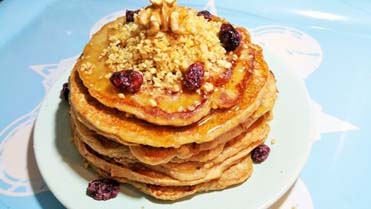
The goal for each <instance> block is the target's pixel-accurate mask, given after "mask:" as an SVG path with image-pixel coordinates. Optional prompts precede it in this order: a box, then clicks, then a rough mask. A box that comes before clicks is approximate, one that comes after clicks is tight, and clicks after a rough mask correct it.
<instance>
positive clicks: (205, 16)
mask: <svg viewBox="0 0 371 209" xmlns="http://www.w3.org/2000/svg"><path fill="white" fill-rule="evenodd" d="M197 16H204V18H205V19H207V20H209V21H210V20H211V19H212V18H213V15H212V14H211V13H210V12H209V11H207V10H202V11H199V12H198V13H197Z"/></svg>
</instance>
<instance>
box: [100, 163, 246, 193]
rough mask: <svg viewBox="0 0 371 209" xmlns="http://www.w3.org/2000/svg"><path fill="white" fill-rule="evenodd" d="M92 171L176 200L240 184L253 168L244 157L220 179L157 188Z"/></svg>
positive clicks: (141, 189)
mask: <svg viewBox="0 0 371 209" xmlns="http://www.w3.org/2000/svg"><path fill="white" fill-rule="evenodd" d="M93 168H94V167H93ZM94 169H95V170H96V172H97V173H98V174H99V175H101V176H103V177H105V178H111V179H114V180H116V181H118V182H121V183H128V184H131V185H133V186H134V187H135V188H137V189H138V190H140V191H141V192H143V193H145V194H148V195H150V196H152V197H155V198H156V199H160V200H178V199H181V198H184V197H187V196H191V195H193V194H195V193H200V192H208V191H215V190H222V189H225V188H228V187H231V186H234V185H237V184H240V183H242V182H244V181H246V180H247V179H248V178H249V177H250V176H251V174H252V171H253V166H252V161H251V158H250V156H246V157H245V158H244V159H242V160H241V161H240V162H238V163H236V164H235V165H233V166H231V167H230V168H228V169H227V170H225V171H224V172H223V175H222V176H221V177H220V178H218V179H214V180H211V181H208V182H205V183H201V184H196V185H193V186H158V185H151V184H144V183H141V182H134V181H130V180H128V179H126V178H119V177H112V176H110V175H109V174H108V173H107V172H105V171H103V170H101V169H98V168H94Z"/></svg>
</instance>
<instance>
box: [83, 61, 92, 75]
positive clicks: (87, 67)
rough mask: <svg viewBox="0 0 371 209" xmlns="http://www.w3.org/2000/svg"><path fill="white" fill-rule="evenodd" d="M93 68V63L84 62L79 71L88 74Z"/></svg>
mask: <svg viewBox="0 0 371 209" xmlns="http://www.w3.org/2000/svg"><path fill="white" fill-rule="evenodd" d="M94 68H95V65H94V64H92V63H90V62H86V63H83V64H82V65H81V71H84V72H85V73H86V74H88V75H90V74H91V73H92V72H93V69H94Z"/></svg>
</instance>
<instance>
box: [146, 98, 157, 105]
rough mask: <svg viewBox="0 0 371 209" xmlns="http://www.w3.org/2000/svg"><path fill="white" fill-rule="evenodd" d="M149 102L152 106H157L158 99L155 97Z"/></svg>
mask: <svg viewBox="0 0 371 209" xmlns="http://www.w3.org/2000/svg"><path fill="white" fill-rule="evenodd" d="M148 102H149V104H150V105H151V106H152V107H156V106H157V102H156V100H154V99H150V100H148Z"/></svg>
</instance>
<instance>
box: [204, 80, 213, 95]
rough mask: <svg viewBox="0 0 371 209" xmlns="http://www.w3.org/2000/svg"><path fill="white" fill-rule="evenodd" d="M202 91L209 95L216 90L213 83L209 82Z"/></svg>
mask: <svg viewBox="0 0 371 209" xmlns="http://www.w3.org/2000/svg"><path fill="white" fill-rule="evenodd" d="M202 90H204V91H206V92H207V93H209V92H211V91H212V90H214V85H213V84H212V83H209V82H206V83H205V84H204V85H203V86H202Z"/></svg>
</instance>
